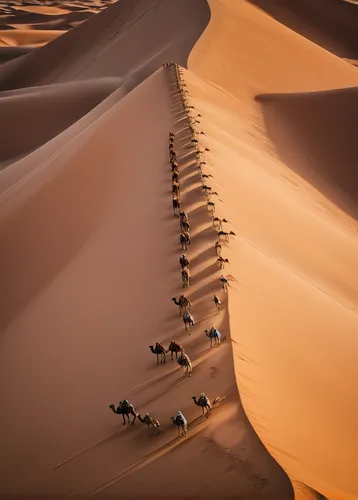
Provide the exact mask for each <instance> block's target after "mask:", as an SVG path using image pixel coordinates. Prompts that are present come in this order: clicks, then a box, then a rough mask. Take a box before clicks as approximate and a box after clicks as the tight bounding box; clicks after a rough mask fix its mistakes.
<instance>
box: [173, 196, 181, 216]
mask: <svg viewBox="0 0 358 500" xmlns="http://www.w3.org/2000/svg"><path fill="white" fill-rule="evenodd" d="M179 210H180V200H179V199H178V198H173V211H174V215H175V217H179Z"/></svg>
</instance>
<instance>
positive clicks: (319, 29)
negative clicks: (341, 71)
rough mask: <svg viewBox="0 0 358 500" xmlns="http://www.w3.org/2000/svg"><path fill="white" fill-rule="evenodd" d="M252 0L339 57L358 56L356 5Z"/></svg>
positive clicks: (342, 0) (328, 0)
mask: <svg viewBox="0 0 358 500" xmlns="http://www.w3.org/2000/svg"><path fill="white" fill-rule="evenodd" d="M249 1H250V3H252V4H253V5H256V6H257V7H259V8H260V9H262V10H264V11H265V12H267V14H269V15H270V16H272V17H273V18H274V19H276V20H277V21H279V22H280V23H282V24H284V25H285V26H287V27H288V28H290V29H292V30H294V31H296V32H297V33H299V34H300V35H302V36H304V37H306V38H308V39H309V40H311V41H312V42H314V43H317V44H318V45H321V46H322V47H324V48H326V49H327V50H329V51H331V52H333V53H334V54H336V55H338V56H339V57H343V58H348V59H357V58H358V37H357V24H358V9H357V5H355V4H353V3H349V2H347V1H345V0H316V1H314V2H312V1H311V0H291V1H290V2H286V1H285V0H272V1H270V2H267V1H266V0H249Z"/></svg>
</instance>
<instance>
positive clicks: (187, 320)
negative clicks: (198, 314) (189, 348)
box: [183, 311, 195, 331]
mask: <svg viewBox="0 0 358 500" xmlns="http://www.w3.org/2000/svg"><path fill="white" fill-rule="evenodd" d="M183 322H184V326H185V330H186V331H188V330H190V328H191V327H192V326H194V325H195V321H194V317H193V316H192V314H190V312H188V311H185V313H184V314H183Z"/></svg>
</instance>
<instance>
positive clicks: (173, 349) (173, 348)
mask: <svg viewBox="0 0 358 500" xmlns="http://www.w3.org/2000/svg"><path fill="white" fill-rule="evenodd" d="M168 352H170V357H171V360H172V361H173V359H174V356H173V354H174V353H175V359H176V360H177V359H178V352H184V348H183V346H181V345H180V344H178V342H175V340H172V341H171V342H170V344H169V347H168V349H167V350H166V353H167V354H168Z"/></svg>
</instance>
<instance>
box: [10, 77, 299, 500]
mask: <svg viewBox="0 0 358 500" xmlns="http://www.w3.org/2000/svg"><path fill="white" fill-rule="evenodd" d="M158 116H160V120H158ZM154 117H157V119H156V121H155V126H154ZM172 126H173V118H172V116H171V113H170V94H169V92H168V87H167V83H166V80H165V77H164V71H163V70H161V71H159V73H157V74H155V75H153V76H152V77H151V78H150V79H149V80H148V81H146V82H144V83H143V84H142V85H141V86H139V87H138V88H137V89H136V90H134V91H133V92H131V93H130V94H129V95H128V96H127V97H125V98H124V99H122V100H121V101H120V102H119V103H118V104H117V105H116V106H114V107H113V108H112V109H111V110H109V111H108V112H107V113H106V114H105V115H104V116H103V117H102V118H99V119H98V120H97V121H96V122H94V124H93V126H91V127H89V128H88V129H87V131H86V132H85V133H83V134H82V136H80V138H79V139H78V140H75V141H73V142H72V143H71V144H69V145H68V146H67V147H66V148H64V150H63V151H62V152H61V153H60V154H59V155H58V156H57V157H56V158H55V159H54V160H53V161H49V162H48V164H47V165H45V166H43V167H41V168H40V169H38V170H34V171H33V172H32V174H31V175H29V176H28V178H27V179H25V180H24V181H23V182H21V184H17V185H15V186H14V187H13V188H12V189H10V190H8V192H7V193H6V194H5V195H3V197H2V210H1V234H2V241H3V254H2V257H3V258H2V266H3V269H2V276H3V290H4V291H5V290H6V292H7V293H6V295H7V303H6V306H5V307H4V314H3V315H2V330H3V332H2V337H1V342H2V349H1V356H2V363H1V370H2V379H4V376H5V374H6V378H7V384H6V386H4V387H2V400H3V401H4V404H5V406H6V408H7V411H5V412H3V414H2V418H3V425H2V428H3V429H5V425H4V423H6V422H10V420H11V425H9V424H7V425H6V435H7V439H6V442H7V443H9V446H6V447H4V448H3V449H2V451H1V463H2V464H3V470H4V478H5V480H4V481H2V491H4V492H7V493H8V494H10V493H23V494H25V493H28V494H29V493H36V494H40V493H46V494H48V493H50V492H52V491H54V490H55V491H57V492H58V493H60V494H61V493H62V494H68V493H82V494H86V493H90V494H93V495H95V496H103V497H106V495H107V496H108V495H110V494H119V493H120V494H121V495H124V496H125V497H126V498H137V497H138V495H140V494H143V491H145V492H146V493H147V495H149V498H150V497H151V496H153V497H154V495H155V496H156V497H158V496H159V497H163V498H164V497H167V494H168V491H170V489H171V488H172V486H173V483H175V481H176V478H177V470H178V467H180V470H181V474H182V478H183V479H182V483H181V487H182V488H183V489H184V491H185V492H188V497H190V496H192V495H200V494H201V492H202V490H203V489H204V490H205V491H206V496H207V497H208V498H217V496H218V495H220V494H221V495H225V496H226V497H227V498H229V497H230V496H231V494H232V492H233V491H235V492H237V494H239V495H241V496H243V497H244V495H246V496H245V498H252V499H256V498H272V499H274V498H277V495H278V494H279V492H280V491H282V487H283V488H284V494H285V495H286V497H287V498H289V496H288V492H289V491H290V490H289V484H288V483H287V482H286V480H285V477H284V476H283V473H282V472H281V471H280V470H279V469H278V467H277V466H276V465H275V464H274V462H273V461H272V460H271V459H270V458H269V456H268V455H267V454H266V452H265V451H264V449H263V448H262V445H261V444H260V443H259V442H258V440H257V439H256V438H255V437H254V436H253V434H252V433H251V432H250V427H249V424H248V423H247V422H246V421H245V418H244V416H243V414H242V412H241V411H240V406H239V405H238V401H237V396H236V394H237V389H236V384H235V377H234V372H233V367H232V363H231V362H230V361H231V356H232V354H231V347H230V343H226V344H223V345H222V346H221V347H220V351H216V350H214V351H210V350H207V347H208V342H207V339H206V338H205V336H204V335H203V334H202V331H203V329H204V328H205V326H207V324H208V322H210V324H211V322H212V321H213V317H214V312H213V305H212V304H211V295H212V293H213V292H215V291H217V290H218V280H215V281H213V278H214V275H215V269H217V267H216V266H210V267H214V269H210V268H209V269H208V267H207V266H208V259H209V258H210V255H212V254H213V242H214V240H213V234H212V231H211V230H210V226H211V222H210V220H209V218H208V216H207V211H206V208H205V203H204V200H203V198H202V197H201V196H200V194H199V193H198V192H196V193H193V192H192V190H193V187H194V186H193V180H190V176H192V175H193V172H192V170H193V167H190V163H189V162H188V165H187V166H186V164H183V166H184V168H185V170H184V172H185V173H186V175H187V176H188V177H189V178H188V179H187V180H186V179H185V178H183V192H184V189H185V190H187V191H188V193H187V195H185V196H184V195H183V202H185V203H186V204H187V207H188V211H189V212H190V213H192V214H193V217H192V224H193V228H194V231H193V248H192V249H191V259H192V262H193V268H192V269H193V270H192V272H193V274H194V273H195V275H196V282H195V281H194V283H195V285H194V286H193V287H192V288H191V289H190V296H191V298H192V300H193V302H194V304H195V314H196V318H197V321H198V325H197V327H196V328H195V330H194V332H195V333H194V332H193V335H192V336H191V337H189V336H188V334H184V335H183V326H182V321H181V320H180V318H179V317H178V312H177V310H176V308H174V306H173V303H172V302H171V300H170V297H171V296H173V295H175V294H177V293H178V292H179V291H180V286H179V282H180V279H179V278H180V274H179V272H178V262H177V259H178V257H179V248H178V229H177V227H176V224H173V222H176V223H177V221H174V220H173V219H174V218H173V216H172V213H171V209H170V169H169V168H168V164H167V136H168V132H169V130H170V128H171V127H172ZM178 127H180V124H178ZM138 141H140V143H141V147H138V144H137V142H138ZM184 145H185V131H184V134H183V146H184ZM119 165H121V167H120V168H119ZM134 165H135V166H136V168H133V166H134ZM10 168H11V167H10ZM194 171H195V170H194ZM133 189H134V192H133V191H132V190H133ZM199 190H200V185H199V183H198V189H195V191H199ZM61 200H63V203H61ZM143 200H146V202H145V203H144V204H143ZM45 207H46V210H45V211H44V208H45ZM29 234H33V235H37V237H36V238H31V239H29V238H28V235H29ZM195 240H196V242H195ZM211 240H212V241H211ZM209 245H210V248H208V247H209ZM14 249H18V251H20V249H22V250H21V252H25V253H26V259H23V258H22V257H21V256H20V255H17V254H16V253H14ZM211 260H213V261H214V262H215V260H214V259H211ZM150 262H155V263H157V262H160V267H158V266H157V265H155V266H152V265H148V263H150ZM216 274H217V272H216ZM24 283H25V286H23V284H24ZM3 296H5V294H3ZM138 311H140V314H138ZM215 322H216V324H217V326H219V327H220V328H221V330H222V332H223V334H224V333H225V332H227V331H228V317H227V313H226V312H225V310H223V312H222V313H221V314H220V316H219V317H218V318H215ZM24 332H26V333H24ZM173 337H174V338H176V339H178V340H180V342H182V343H184V344H185V347H186V350H187V352H188V354H189V355H190V357H191V358H192V360H193V365H194V372H195V376H194V375H193V377H192V379H187V380H184V381H181V372H180V371H179V370H178V369H176V370H175V366H176V364H174V362H173V364H174V366H173V364H172V363H171V362H170V361H169V363H168V366H159V367H158V366H156V364H155V356H153V355H152V354H151V353H150V352H149V350H148V345H149V344H152V343H154V342H155V341H157V340H159V341H163V342H164V343H168V342H169V341H170V340H171V339H172V338H173ZM15 353H16V356H15ZM202 390H205V391H206V392H207V393H208V394H209V395H210V396H211V398H212V399H214V397H216V396H223V397H226V398H227V403H225V400H224V404H223V405H222V407H221V408H220V407H219V408H218V409H217V410H215V411H216V413H215V414H216V415H217V416H218V417H217V418H213V419H212V420H209V421H208V424H206V423H204V424H203V423H201V425H199V426H198V428H197V429H196V428H195V427H194V428H193V429H192V430H191V431H190V432H191V435H192V438H193V441H191V439H190V438H188V439H189V441H188V443H187V444H188V445H189V447H190V448H185V443H184V444H183V446H180V442H176V441H175V440H173V439H174V438H175V436H176V431H175V429H174V427H173V425H172V424H171V422H170V420H169V416H170V415H171V414H172V413H174V412H175V411H177V409H179V408H181V409H182V411H183V412H184V413H185V414H186V415H187V417H188V419H189V421H191V420H193V419H194V418H195V417H197V416H198V409H197V408H196V407H195V406H194V405H193V403H192V401H191V399H190V398H191V396H192V395H193V394H196V393H200V392H201V391H202ZM20 396H21V401H22V404H23V405H25V406H26V407H28V411H27V420H26V426H24V423H23V418H22V416H21V415H18V418H16V417H15V418H13V417H12V413H13V412H12V410H11V407H12V405H13V404H14V402H15V399H17V398H19V397H20ZM120 397H128V398H130V399H131V400H133V401H135V404H136V407H137V409H138V410H139V411H142V412H145V411H149V412H151V413H154V414H155V415H156V416H157V418H158V419H159V420H160V421H161V422H162V427H163V429H164V431H165V433H163V435H162V436H160V437H158V438H157V439H156V438H154V437H153V438H151V439H148V437H147V432H146V429H145V428H144V426H142V425H141V424H136V426H135V427H133V428H129V429H122V428H121V427H122V426H121V420H120V419H119V417H117V416H115V415H113V414H112V413H110V411H109V410H108V404H109V403H111V402H116V401H117V399H119V398H120ZM49 405H50V406H52V408H49ZM48 411H51V414H52V415H51V419H49V413H48ZM199 415H200V410H199ZM199 423H200V421H199ZM250 436H251V437H250ZM98 441H100V443H99V444H98V445H97V446H93V445H94V444H95V443H97V442H98ZM92 446H93V447H92ZM24 447H26V449H27V450H29V453H31V455H33V456H34V457H36V460H35V459H33V460H32V461H31V469H29V468H28V457H27V456H24V454H23V452H22V450H23V448H24ZM88 447H89V448H90V449H89V450H87V451H86V449H87V448H88ZM30 450H32V451H30ZM124 450H125V451H124ZM81 451H82V453H80V454H79V455H77V456H76V457H74V458H73V460H69V461H67V460H68V459H69V458H71V457H72V456H73V455H75V454H77V453H78V452H81ZM257 458H258V459H257ZM154 460H155V462H154V463H153V461H154ZM138 461H140V462H139V464H138V466H137V467H136V468H134V469H133V470H131V471H130V475H129V476H126V473H125V471H126V469H127V467H128V466H131V465H133V464H135V463H137V462H138ZM57 466H58V467H57ZM210 467H214V468H215V470H216V471H217V474H215V475H210V474H207V470H209V469H210ZM23 470H26V471H27V473H26V474H24V473H23V472H22V471H23ZM88 470H91V474H90V476H89V475H88ZM199 470H201V471H202V475H199ZM158 471H161V475H160V485H161V488H160V489H159V488H158ZM124 476H126V477H125V478H124ZM122 477H123V480H121V481H119V479H121V478H122ZM116 478H118V481H116ZM198 478H199V479H198ZM218 478H220V480H219V479H218ZM267 478H270V481H268V480H267ZM112 481H114V482H113V483H112ZM285 489H286V491H287V494H286V493H285ZM171 495H172V496H173V497H174V498H176V497H178V498H179V497H182V496H183V494H182V493H181V492H180V491H173V492H172V493H171Z"/></svg>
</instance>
